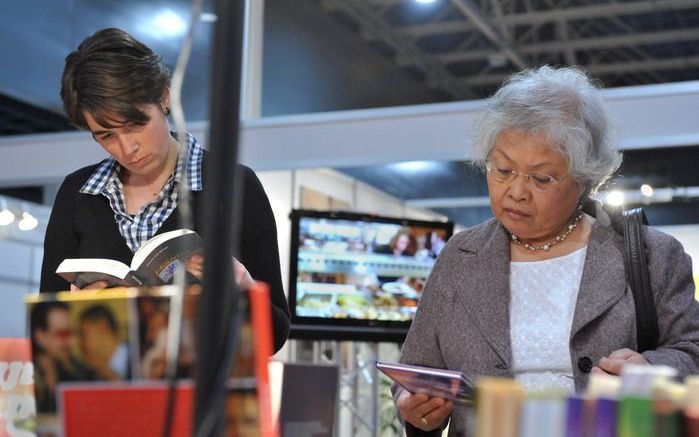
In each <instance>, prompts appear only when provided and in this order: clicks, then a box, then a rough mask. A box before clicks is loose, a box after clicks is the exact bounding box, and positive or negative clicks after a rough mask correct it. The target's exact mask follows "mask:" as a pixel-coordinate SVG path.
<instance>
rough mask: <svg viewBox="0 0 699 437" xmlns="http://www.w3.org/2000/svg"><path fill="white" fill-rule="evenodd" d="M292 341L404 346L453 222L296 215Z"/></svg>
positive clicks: (291, 291)
mask: <svg viewBox="0 0 699 437" xmlns="http://www.w3.org/2000/svg"><path fill="white" fill-rule="evenodd" d="M291 229H292V230H291V256H290V275H289V282H290V283H289V307H290V310H291V337H292V338H305V339H316V340H358V341H398V342H400V341H403V340H404V339H405V335H406V334H407V332H408V328H409V327H410V323H411V321H412V320H413V318H414V317H415V312H416V311H417V306H418V304H419V302H420V296H421V295H422V290H423V287H424V285H425V281H426V280H427V277H428V275H429V274H430V271H431V270H432V266H433V265H434V262H435V260H436V258H437V255H439V252H440V251H441V250H442V248H443V247H444V244H445V243H446V241H447V239H448V238H449V237H451V235H452V232H453V229H454V224H453V223H451V222H439V221H422V220H409V219H402V218H391V217H381V216H376V215H369V214H357V213H348V212H326V211H308V210H294V211H292V213H291Z"/></svg>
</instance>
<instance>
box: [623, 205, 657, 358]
mask: <svg viewBox="0 0 699 437" xmlns="http://www.w3.org/2000/svg"><path fill="white" fill-rule="evenodd" d="M622 222H623V225H624V269H625V270H626V279H627V281H628V283H629V286H630V287H631V291H632V292H633V300H634V304H635V306H636V341H637V343H638V352H644V351H647V350H651V349H655V347H656V346H657V344H658V336H659V334H658V314H657V312H656V310H655V301H654V300H653V292H652V290H651V286H650V275H649V273H648V260H647V257H646V250H645V243H644V239H643V225H644V224H648V219H647V218H646V214H645V212H644V211H643V208H634V209H630V210H628V211H624V212H623V213H622Z"/></svg>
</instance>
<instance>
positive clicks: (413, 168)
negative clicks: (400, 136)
mask: <svg viewBox="0 0 699 437" xmlns="http://www.w3.org/2000/svg"><path fill="white" fill-rule="evenodd" d="M434 165H435V164H434V162H432V161H405V162H398V163H396V164H392V165H391V167H393V168H395V169H396V170H398V171H403V172H406V173H417V172H419V171H423V170H428V169H430V168H432V167H433V166H434Z"/></svg>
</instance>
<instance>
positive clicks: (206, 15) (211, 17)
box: [199, 12, 218, 23]
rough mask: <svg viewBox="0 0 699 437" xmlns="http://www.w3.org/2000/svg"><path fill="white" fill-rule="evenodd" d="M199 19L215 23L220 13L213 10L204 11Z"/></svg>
mask: <svg viewBox="0 0 699 437" xmlns="http://www.w3.org/2000/svg"><path fill="white" fill-rule="evenodd" d="M199 20H201V21H202V22H203V23H215V22H216V21H217V20H218V15H216V14H214V13H213V12H202V13H201V15H199Z"/></svg>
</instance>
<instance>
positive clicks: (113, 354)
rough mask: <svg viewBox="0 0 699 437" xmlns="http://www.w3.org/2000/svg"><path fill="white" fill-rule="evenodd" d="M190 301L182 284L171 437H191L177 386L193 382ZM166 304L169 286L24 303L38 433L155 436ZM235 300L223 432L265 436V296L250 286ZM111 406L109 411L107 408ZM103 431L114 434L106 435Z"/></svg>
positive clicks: (161, 401) (193, 301)
mask: <svg viewBox="0 0 699 437" xmlns="http://www.w3.org/2000/svg"><path fill="white" fill-rule="evenodd" d="M200 293H201V286H200V285H189V286H188V287H187V288H186V292H185V295H184V301H183V308H182V335H181V340H180V350H179V356H178V360H177V376H178V378H180V380H181V382H180V383H179V384H178V389H177V390H178V394H177V399H178V401H177V404H178V405H179V406H177V410H176V414H175V418H176V422H175V425H174V426H175V430H174V431H173V434H172V435H173V436H179V435H182V436H184V435H190V432H191V420H192V417H191V413H192V411H193V409H192V408H191V402H192V397H193V396H192V393H193V384H188V383H187V382H186V381H184V380H185V379H186V378H191V377H193V375H194V372H195V369H196V365H197V358H196V334H197V333H196V332H195V327H196V317H197V308H198V298H199V295H200ZM174 295H175V287H174V286H161V287H150V288H114V289H108V290H87V291H81V292H79V293H71V292H58V293H40V294H32V295H29V296H27V297H26V302H27V313H28V320H29V337H30V339H31V342H30V343H31V347H32V361H33V367H34V369H35V370H34V377H35V380H36V381H37V384H36V389H35V393H36V400H37V411H38V413H39V431H41V432H42V433H44V432H45V433H47V434H51V433H55V432H56V431H57V430H60V429H62V430H64V431H66V433H65V434H63V435H71V436H90V435H127V434H128V435H159V434H161V433H162V426H163V421H162V420H161V418H163V419H164V411H165V404H166V402H165V400H166V393H167V384H166V382H165V381H164V377H165V357H166V350H167V336H168V327H169V326H170V324H169V312H170V302H171V300H172V298H173V296H174ZM245 295H246V296H247V299H244V300H243V302H241V303H244V304H245V305H243V307H244V308H245V309H244V310H243V312H244V317H243V321H242V323H241V325H240V326H239V329H238V330H236V332H237V336H238V343H237V345H238V347H237V348H236V356H235V359H234V364H233V366H232V370H231V373H230V374H229V378H228V380H227V381H226V387H227V391H228V395H227V403H226V405H227V407H226V416H227V421H226V422H227V430H228V432H232V433H233V434H234V435H258V433H259V435H260V436H267V435H275V433H274V432H271V431H273V430H271V431H270V428H269V426H270V424H271V425H272V426H275V423H274V422H273V421H270V420H269V417H271V415H272V413H271V410H270V409H271V405H270V404H269V399H270V395H269V390H270V387H269V383H268V381H269V378H268V375H267V361H268V359H269V357H270V355H271V354H272V352H273V350H272V349H273V335H272V323H271V314H270V311H269V307H270V299H269V289H268V287H267V285H266V284H264V283H262V282H259V281H258V282H257V283H256V284H255V286H253V287H251V289H250V290H248V292H247V293H246V294H245ZM248 308H249V309H248ZM248 314H249V316H248ZM95 339H98V340H99V341H95ZM56 370H59V371H58V372H56ZM51 375H55V376H54V377H52V376H51ZM117 398H118V399H120V400H119V402H117V403H115V402H113V400H114V399H117ZM131 405H134V406H136V405H137V407H134V408H131ZM57 413H59V414H57ZM86 417H88V418H89V420H86ZM112 428H114V429H116V430H117V431H114V433H113V434H109V432H107V431H108V430H111V429H112ZM125 430H130V431H132V432H126V431H125ZM68 431H70V432H68Z"/></svg>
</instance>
